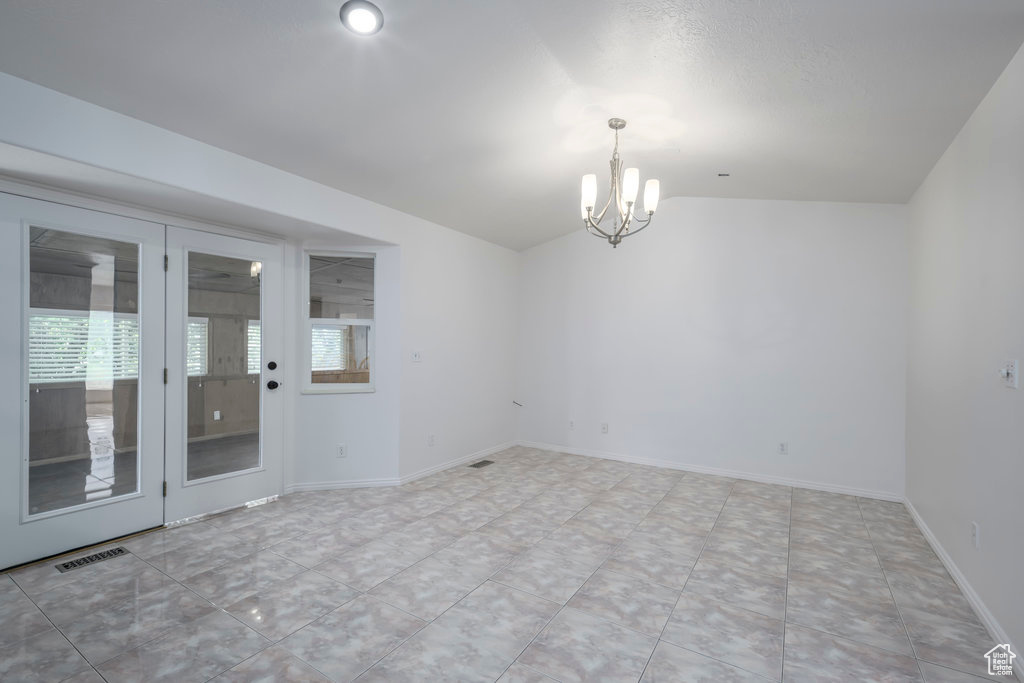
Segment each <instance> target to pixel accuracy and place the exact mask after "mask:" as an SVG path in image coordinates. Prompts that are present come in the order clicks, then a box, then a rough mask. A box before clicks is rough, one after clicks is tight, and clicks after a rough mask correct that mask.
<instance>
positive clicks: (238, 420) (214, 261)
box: [185, 251, 262, 481]
mask: <svg viewBox="0 0 1024 683" xmlns="http://www.w3.org/2000/svg"><path fill="white" fill-rule="evenodd" d="M261 271H262V263H261V262H259V261H249V260H244V259H238V258H229V257H226V256H217V255H213V254H205V253H202V252H196V251H190V252H188V310H187V323H186V335H185V339H186V349H185V366H186V367H185V370H186V374H187V377H188V380H187V399H186V401H187V413H188V420H187V430H188V434H187V463H188V464H187V474H186V478H187V480H188V481H194V480H197V479H206V478H208V477H216V476H220V475H226V474H231V473H234V472H241V471H245V470H251V469H253V468H257V467H259V466H260V464H261V463H260V394H261V391H260V365H261V363H260V347H261V341H260V337H261V335H260V311H261Z"/></svg>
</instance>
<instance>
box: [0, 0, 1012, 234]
mask: <svg viewBox="0 0 1024 683" xmlns="http://www.w3.org/2000/svg"><path fill="white" fill-rule="evenodd" d="M377 4H378V5H379V6H380V7H381V9H382V10H383V12H384V16H385V25H384V29H383V30H382V31H381V32H380V33H379V34H377V35H375V36H372V37H361V36H356V35H353V34H351V33H349V32H347V31H346V30H345V29H344V28H343V27H342V26H341V24H340V22H339V21H338V6H339V5H340V0H334V1H330V2H329V1H326V0H303V1H298V0H296V1H289V2H282V1H280V0H259V1H254V0H219V1H218V2H209V1H207V0H174V1H171V0H145V1H140V0H92V1H91V2H88V3H84V2H83V3H69V2H63V1H58V0H5V2H4V3H3V4H2V5H0V71H5V72H8V73H10V74H12V75H14V76H18V77H20V78H24V79H27V80H30V81H33V82H36V83H39V84H41V85H44V86H46V87H49V88H53V89H55V90H58V91H60V92H63V93H66V94H69V95H72V96H74V97H78V98H81V99H83V100H87V101H89V102H93V103H95V104H98V105H101V106H103V107H107V108H110V109H113V110H115V111H118V112H121V113H124V114H128V115H130V116H134V117H136V118H139V119H142V120H144V121H147V122H150V123H153V124H156V125H158V126H161V127H164V128H167V129H170V130H172V131H175V132H178V133H182V134H184V135H187V136H189V137H192V138H196V139H198V140H202V141H204V142H207V143H210V144H213V145H216V146H218V147H221V148H224V149H227V150H230V151H232V152H236V153H238V154H241V155H244V156H246V157H250V158H252V159H255V160H258V161H262V162H265V163H268V164H271V165H273V166H276V167H278V168H281V169H284V170H287V171H291V172H293V173H296V174H298V175H301V176H304V177H307V178H310V179H313V180H316V181H319V182H321V183H324V184H326V185H330V186H332V187H335V188H338V189H341V190H344V191H347V192H350V193H352V194H355V195H358V196H361V197H365V198H367V199H370V200H372V201H375V202H379V203H381V204H385V205H387V206H391V207H394V208H396V209H399V210H401V211H405V212H408V213H410V214H414V215H416V216H420V217H422V218H426V219H428V220H431V221H435V222H437V223H440V224H442V225H446V226H448V227H451V228H454V229H457V230H461V231H463V232H466V233H469V234H472V235H477V236H479V237H481V238H483V239H487V240H490V241H493V242H497V243H499V244H504V245H506V246H509V247H512V248H515V249H521V248H524V247H527V246H530V245H533V244H537V243H540V242H543V241H545V240H548V239H552V238H554V237H557V236H559V235H562V234H565V233H567V232H570V231H572V230H576V229H580V223H579V178H580V176H581V175H582V174H583V173H587V172H596V173H598V179H599V188H600V187H606V186H607V161H608V157H609V156H610V152H611V145H612V135H611V131H609V130H608V128H607V126H606V120H607V119H608V118H609V117H611V116H620V117H623V118H625V119H627V120H628V122H629V124H628V126H627V128H626V129H625V131H623V134H622V138H621V148H620V151H621V153H622V156H623V158H624V161H625V163H626V165H636V166H638V167H639V168H640V172H641V179H642V180H643V179H646V178H648V177H658V178H660V180H661V187H662V195H663V196H666V197H672V196H714V197H749V198H773V199H800V200H830V201H854V202H867V201H870V202H903V201H906V200H907V199H908V198H909V197H910V196H911V194H912V193H913V192H914V190H915V189H916V188H917V186H918V185H919V184H920V182H921V181H922V180H923V178H924V176H925V175H926V174H927V172H928V171H929V170H930V169H931V167H932V165H933V164H934V163H935V161H936V160H937V159H938V157H939V156H940V155H941V154H942V152H943V151H944V150H945V148H946V146H947V145H948V144H949V142H950V141H951V140H952V138H953V136H954V135H955V134H956V132H957V131H958V130H959V129H960V127H961V126H962V125H963V123H964V122H965V121H966V119H967V117H968V116H969V115H970V113H971V112H972V111H973V110H974V108H975V107H976V106H977V104H978V102H979V101H980V99H981V98H982V97H983V96H984V94H985V93H986V92H987V90H988V89H989V87H990V86H991V85H992V83H993V82H994V80H995V79H996V78H997V77H998V75H999V73H1000V72H1001V71H1002V69H1003V67H1005V65H1006V64H1007V62H1008V61H1009V60H1010V58H1011V57H1012V56H1013V55H1014V53H1015V52H1016V51H1017V49H1018V48H1019V47H1020V45H1021V42H1022V40H1024V2H1022V1H1021V0H985V1H984V2H979V1H978V0H901V1H900V2H892V0H858V1H857V2H851V1H850V0H843V1H839V0H773V1H769V2H751V1H750V0H677V1H676V2H668V1H664V0H662V1H659V0H638V1H632V2H624V1H622V0H558V1H555V0H487V1H486V2H483V1H481V0H443V1H440V0H439V1H436V2H435V1H432V2H414V1H411V0H404V1H399V0H378V2H377ZM0 115H2V113H0ZM719 173H729V174H730V175H729V176H728V177H719V175H718V174H719ZM599 191H600V190H599ZM354 227H356V226H354Z"/></svg>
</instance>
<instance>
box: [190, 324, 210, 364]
mask: <svg viewBox="0 0 1024 683" xmlns="http://www.w3.org/2000/svg"><path fill="white" fill-rule="evenodd" d="M187 330H188V332H187V339H186V347H185V370H186V372H187V373H188V376H189V377H201V376H202V375H205V374H207V369H208V368H209V365H208V364H207V357H208V354H209V347H210V331H209V330H210V321H209V320H207V319H206V318H189V321H188V328H187Z"/></svg>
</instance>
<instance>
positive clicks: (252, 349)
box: [246, 320, 260, 375]
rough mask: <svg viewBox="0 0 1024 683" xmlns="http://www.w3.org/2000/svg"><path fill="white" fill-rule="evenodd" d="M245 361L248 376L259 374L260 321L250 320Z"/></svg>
mask: <svg viewBox="0 0 1024 683" xmlns="http://www.w3.org/2000/svg"><path fill="white" fill-rule="evenodd" d="M246 361H247V363H248V368H249V374H250V375H258V374H259V373H260V321H259V320H250V321H249V330H248V334H247V338H246Z"/></svg>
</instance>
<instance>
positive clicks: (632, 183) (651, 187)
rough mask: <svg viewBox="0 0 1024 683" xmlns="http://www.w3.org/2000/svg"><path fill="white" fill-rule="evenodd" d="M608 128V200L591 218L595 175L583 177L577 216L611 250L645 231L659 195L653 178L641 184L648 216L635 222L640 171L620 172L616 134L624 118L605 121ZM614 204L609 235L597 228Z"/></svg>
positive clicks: (621, 127)
mask: <svg viewBox="0 0 1024 683" xmlns="http://www.w3.org/2000/svg"><path fill="white" fill-rule="evenodd" d="M608 127H609V128H611V129H612V130H614V131H615V149H614V150H613V151H612V160H611V162H610V164H611V169H612V187H611V190H610V191H609V193H608V201H607V202H605V205H604V208H603V209H601V213H599V214H597V215H596V216H595V215H594V205H595V203H596V201H597V176H596V175H595V174H593V173H588V174H587V175H585V176H583V188H582V189H583V192H582V195H583V196H582V198H581V199H580V215H581V216H582V217H583V225H584V226H585V227H586V228H587V232H589V233H590V234H591V235H593V236H594V237H602V238H604V239H606V240H608V243H609V244H611V245H612V247H613V248H615V247H618V246H619V242H621V241H622V240H624V239H625V238H627V237H629V236H630V235H635V234H637V233H638V232H640V231H641V230H643V229H644V228H646V227H647V226H648V225H649V224H650V222H651V219H652V218H654V211H655V209H657V208H658V194H659V192H660V187H659V184H658V181H657V180H654V179H653V178H652V179H651V180H648V181H647V183H646V184H645V185H644V212H646V213H647V219H646V220H642V219H641V220H636V221H635V222H634V218H635V216H634V215H633V210H634V207H635V205H636V193H637V190H638V189H639V188H640V171H639V170H637V169H635V168H627V169H626V172H625V173H623V172H622V160H621V159H619V131H620V130H622V129H623V128H625V127H626V121H625V119H608ZM613 203H614V204H615V214H616V216H615V223H614V225H613V226H612V230H611V232H605V231H604V230H602V229H601V228H599V227H598V226H599V225H600V224H601V221H602V220H603V219H604V216H605V213H607V211H608V207H610V206H611V205H612V204H613Z"/></svg>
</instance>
